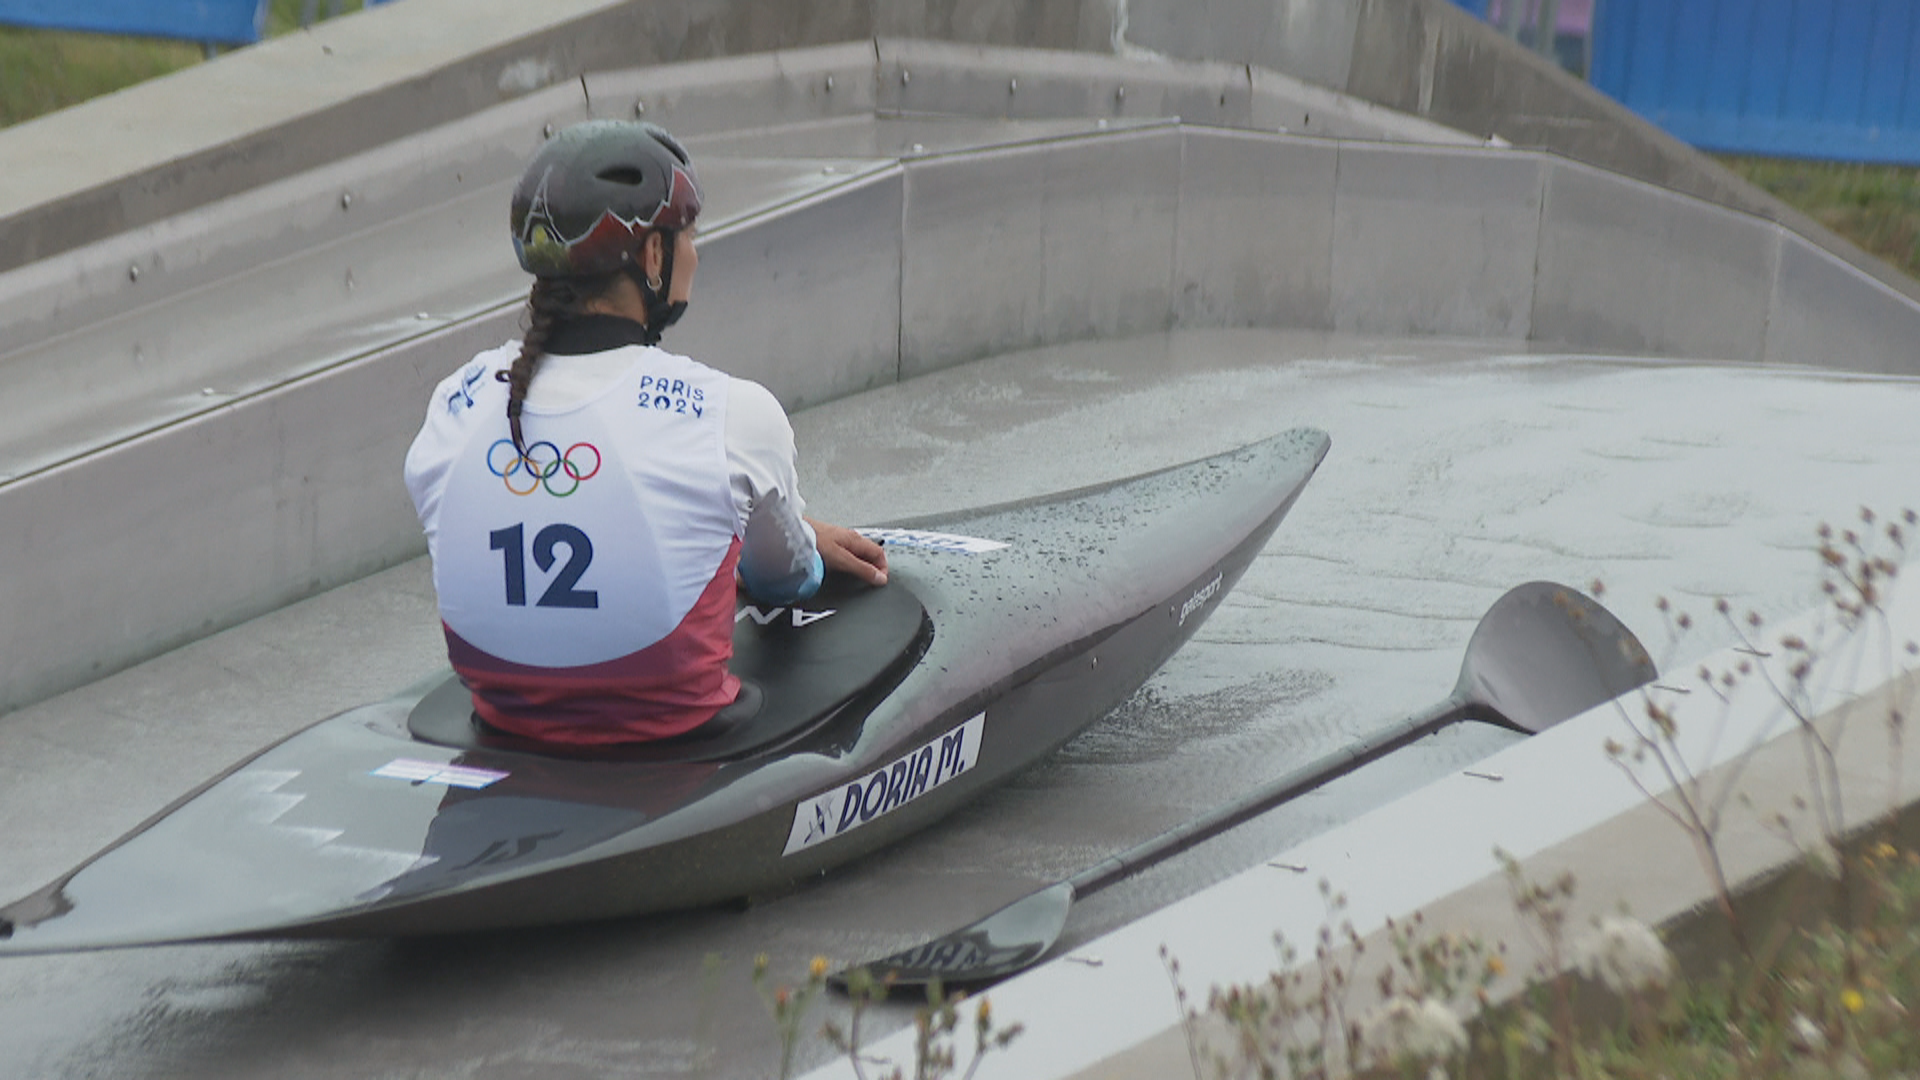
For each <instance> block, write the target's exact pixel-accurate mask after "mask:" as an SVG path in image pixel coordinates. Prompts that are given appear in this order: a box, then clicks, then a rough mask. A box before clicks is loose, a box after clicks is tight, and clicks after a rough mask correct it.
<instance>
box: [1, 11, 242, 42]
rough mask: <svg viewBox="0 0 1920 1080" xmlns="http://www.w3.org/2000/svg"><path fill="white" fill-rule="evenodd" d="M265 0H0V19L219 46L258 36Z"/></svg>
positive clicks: (25, 23) (63, 28)
mask: <svg viewBox="0 0 1920 1080" xmlns="http://www.w3.org/2000/svg"><path fill="white" fill-rule="evenodd" d="M267 3H268V0H0V23H10V24H12V25H15V26H32V27H38V28H40V29H44V30H88V31H94V32H97V33H103V34H139V35H142V36H145V37H169V38H181V39H184V40H186V41H206V42H214V43H216V44H220V45H246V44H251V43H252V42H255V41H259V40H260V34H261V32H262V31H263V30H265V28H266V22H267Z"/></svg>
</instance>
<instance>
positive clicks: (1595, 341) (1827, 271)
mask: <svg viewBox="0 0 1920 1080" xmlns="http://www.w3.org/2000/svg"><path fill="white" fill-rule="evenodd" d="M736 166H737V167H739V168H744V169H746V170H748V171H749V172H750V171H751V170H752V169H753V168H755V167H757V163H756V162H754V161H751V160H741V161H736V160H733V159H727V158H716V159H710V165H709V170H710V172H711V174H712V175H713V176H714V178H715V182H716V183H721V184H724V183H726V182H727V180H726V179H725V177H727V175H728V173H729V170H730V168H733V167H736ZM490 228H491V227H489V230H490ZM706 243H707V248H706V255H705V258H704V259H703V262H702V276H701V291H700V297H699V299H700V303H699V304H698V305H697V306H696V307H695V308H694V309H693V311H694V313H693V315H692V316H691V317H690V319H689V321H688V323H687V324H686V325H685V326H684V328H683V329H682V330H681V331H677V332H676V341H675V345H676V347H680V348H684V349H686V350H687V351H689V352H690V353H692V354H694V355H697V356H700V357H702V358H704V359H707V360H709V361H711V362H713V363H716V364H717V365H719V366H721V367H723V368H727V369H729V370H732V371H736V372H738V373H739V374H742V375H744V376H747V377H751V378H756V379H759V380H761V381H764V382H765V383H767V384H768V385H769V386H770V387H772V388H773V389H774V391H775V392H776V393H777V394H778V395H779V396H780V397H781V398H782V400H783V401H785V402H786V403H787V404H788V405H789V406H795V407H797V406H802V405H805V404H810V403H813V402H818V401H823V400H827V399H830V398H833V397H836V396H839V395H842V394H846V393H851V392H854V391H857V390H860V389H863V388H866V387H870V386H874V385H877V384H880V383H885V382H890V381H893V380H896V379H900V378H906V377H911V376H913V375H916V374H920V373H923V372H927V371H932V370H937V369H939V368H942V367H947V366H950V365H953V364H957V363H961V362H965V361H967V360H971V359H974V358H976V357H979V356H982V355H986V354H988V353H996V352H1003V351H1007V350H1010V349H1018V348H1022V347H1026V346H1033V345H1042V344H1049V343H1054V342H1062V341H1071V340H1079V339H1084V338H1103V337H1114V336H1122V335H1127V334H1135V333H1140V332H1143V331H1149V330H1156V329H1161V328H1165V327H1168V326H1173V325H1182V326H1192V325H1267V326H1292V327H1307V328H1319V329H1343V330H1353V331H1361V332H1366V333H1378V334H1409V335H1429V334H1445V335H1466V336H1473V337H1480V338H1495V339H1507V340H1512V341H1514V342H1515V343H1516V346H1517V345H1519V344H1520V343H1521V342H1523V341H1526V340H1529V339H1531V340H1535V341H1545V342H1553V343H1557V344H1562V345H1566V346H1569V347H1572V348H1578V349H1594V350H1604V351H1614V352H1617V351H1635V352H1645V353H1651V354H1657V355H1668V356H1681V357H1700V358H1716V359H1730V360H1747V361H1767V360H1786V361H1793V362H1805V361H1808V360H1817V361H1820V362H1823V363H1830V364H1833V365H1835V366H1842V367H1847V368H1851V369H1854V370H1861V371H1879V372H1889V373H1904V374H1913V373H1920V359H1916V357H1915V356H1914V354H1913V352H1912V350H1911V347H1910V342H1911V341H1913V340H1915V339H1916V337H1920V306H1916V305H1914V304H1912V303H1910V302H1908V301H1906V300H1905V299H1904V298H1902V297H1900V296H1898V295H1896V294H1894V293H1892V292H1890V291H1886V290H1880V289H1878V287H1877V286H1876V285H1875V284H1874V283H1873V282H1871V280H1869V279H1867V278H1865V277H1864V276H1863V275H1861V274H1860V273H1859V272H1858V271H1856V270H1853V269H1852V268H1850V267H1847V266H1845V265H1844V264H1841V263H1839V262H1838V261H1837V260H1834V259H1832V258H1831V257H1829V256H1827V255H1826V254H1825V253H1824V252H1820V251H1818V250H1817V249H1815V248H1813V247H1812V245H1810V244H1808V243H1807V242H1806V241H1804V240H1802V239H1800V238H1798V237H1796V236H1793V235H1791V234H1790V233H1787V232H1786V231H1785V230H1783V229H1781V228H1780V227H1779V226H1777V225H1774V224H1772V223H1770V222H1766V221H1763V220H1760V219H1758V218H1754V217H1750V216H1747V215H1740V214H1734V213H1732V212H1729V211H1725V210H1723V209H1720V208H1717V207H1713V206H1710V205H1708V204H1704V203H1701V202H1700V201H1698V200H1693V199H1689V198H1687V197H1685V196H1679V195H1675V194H1673V193H1671V192H1667V191H1664V190H1661V189H1658V188H1655V187H1653V186H1651V185H1647V184H1644V183H1640V182H1638V181H1633V180H1628V179H1625V178H1622V177H1617V176H1612V175H1608V174H1604V173H1600V172H1597V171H1595V170H1592V169H1589V168H1587V167H1585V166H1581V165H1577V164H1572V163H1568V162H1564V161H1561V160H1559V159H1556V158H1554V157H1552V156H1550V155H1543V154H1539V153H1533V152H1520V151H1508V152H1501V151H1489V150H1475V149H1461V148H1446V147H1430V146H1383V145H1379V144H1361V143H1347V142H1341V141H1334V140H1324V139H1313V138H1303V137H1296V136H1281V135H1257V134H1253V133H1248V132H1242V131H1233V130H1225V129H1215V128H1206V127H1199V126H1193V125H1177V124H1173V123H1161V124H1157V125H1147V126H1142V127H1132V128H1119V129H1113V130H1109V131H1105V132H1101V131H1094V132H1091V133H1088V134H1083V135H1077V136H1066V137H1052V138H1044V139H1037V140H1031V141H1025V142H1020V143H1015V144H1011V145H1004V146H1000V147H995V148H990V149H984V150H975V151H964V152H953V153H935V154H923V155H919V156H908V157H906V158H904V159H901V160H899V161H897V162H892V163H879V164H875V165H871V166H869V167H866V168H864V169H862V170H859V171H856V172H854V173H853V174H851V175H846V176H839V175H835V176H832V177H829V178H827V181H826V183H825V186H822V187H819V188H818V189H816V190H812V191H805V192H802V193H800V194H799V195H797V196H795V195H792V194H787V195H778V196H776V197H774V198H773V199H771V200H770V201H769V202H767V204H766V205H765V207H764V209H761V210H758V211H754V212H749V213H745V214H740V215H737V216H736V217H735V219H734V220H733V221H732V222H731V223H727V224H723V225H721V227H719V228H717V229H715V230H714V232H713V233H712V234H711V235H710V238H709V239H708V240H707V241H706ZM721 313H725V314H724V315H722V314H721ZM518 320H519V311H518V306H517V304H516V303H514V302H511V301H508V302H505V303H496V304H493V305H491V306H488V307H487V308H486V309H484V310H482V311H480V312H478V313H476V314H473V315H471V316H468V317H465V318H462V319H457V320H453V321H450V322H447V323H445V324H444V325H440V326H438V327H437V328H435V329H431V330H429V331H427V332H426V333H423V334H419V335H417V336H414V337H411V338H409V339H406V340H403V341H400V342H398V343H396V344H393V345H390V346H387V347H384V348H380V349H377V350H375V351H372V352H368V353H364V354H363V355H358V356H355V357H353V358H352V359H349V360H346V361H344V362H340V363H336V364H333V365H330V366H324V367H322V368H320V369H319V370H317V371H313V372H309V373H306V374H304V375H301V376H299V377H297V378H293V379H290V380H284V381H280V382H277V383H275V384H272V385H269V386H266V387H264V388H262V389H259V390H257V391H254V392H250V393H247V394H243V395H239V396H237V397H235V398H233V399H232V400H229V401H224V402H222V403H220V404H218V405H216V406H214V407H212V408H203V409H202V410H201V411H198V412H197V413H194V414H191V415H188V416H185V417H184V418H182V419H180V420H178V421H177V422H174V423H171V424H168V425H166V426H162V427H160V428H158V429H157V430H153V431H151V432H150V433H148V434H145V435H142V436H139V437H138V438H136V439H134V440H132V441H130V442H126V443H122V444H118V445H115V446H112V447H108V448H105V449H103V450H102V451H101V452H97V453H93V454H89V455H87V456H84V457H81V458H78V459H75V460H71V461H68V462H66V463H65V464H61V465H58V466H55V467H52V468H47V469H44V470H41V471H38V472H34V473H32V474H31V475H28V476H26V477H23V478H21V479H18V480H15V481H13V482H11V483H5V484H0V610H6V611H9V612H36V613H46V617H45V618H41V619H15V620H11V621H10V622H9V623H8V624H7V625H6V626H5V627H4V635H5V640H4V641H0V687H4V691H3V693H4V697H0V707H12V706H16V705H18V704H21V703H23V702H26V701H31V700H35V699H36V698H38V697H41V696H44V695H46V694H49V693H52V692H55V691H57V690H59V689H62V688H65V687H68V686H72V685H76V684H77V683H79V682H81V681H84V680H86V679H88V678H90V677H94V676H96V675H98V674H99V673H101V672H104V671H107V670H112V669H114V668H117V667H119V666H123V665H125V664H127V663H131V662H133V661H135V660H137V659H139V658H142V657H145V656H149V655H152V654H154V653H155V652H158V651H160V650H163V649H165V648H168V647H170V646H172V645H175V644H178V643H180V642H182V641H185V640H188V639H191V638H193V637H196V636H199V635H201V634H203V633H205V632H207V631H209V630H210V629H213V628H216V627H218V626H223V625H230V624H231V623H233V622H236V621H239V620H241V619H244V618H246V617H249V616H251V615H254V614H257V613H260V612H263V611H266V610H270V609H271V608H273V607H276V606H278V605H280V604H283V603H285V602H287V601H289V600H292V599H294V598H297V597H299V596H303V595H306V594H309V593H311V592H314V591H316V590H319V589H322V588H325V587H328V586H330V585H333V584H337V583H340V582H343V581H346V580H350V579H352V578H354V577H357V576H359V575H362V574H364V573H367V572H369V571H371V570H373V569H376V568H378V567H380V566H384V565H388V564H391V563H392V562H395V561H397V560H399V559H403V558H406V557H409V556H411V555H413V554H416V553H417V552H418V551H419V550H420V548H421V544H420V540H419V530H418V527H417V525H416V523H415V521H414V518H413V514H412V512H411V508H410V506H409V505H408V503H407V500H406V497H405V495H404V493H403V492H402V491H401V489H400V483H399V474H398V463H399V460H400V458H401V456H402V454H403V453H404V450H405V447H406V444H407V442H408V441H409V439H410V438H411V435H412V432H413V431H414V429H415V428H416V427H417V425H418V419H419V416H420V414H421V409H422V408H423V403H424V402H425V401H426V398H427V392H428V390H429V389H430V387H431V386H432V384H433V383H434V382H436V381H437V380H438V378H439V377H440V376H441V375H442V374H444V373H445V372H447V371H449V370H451V369H453V368H454V367H455V366H457V364H458V363H460V362H461V361H462V360H464V359H465V358H466V357H467V356H469V355H470V354H471V353H472V352H474V351H476V350H477V349H480V348H483V347H488V346H491V345H493V344H497V343H498V342H500V341H503V340H506V339H508V338H511V337H513V336H515V335H516V333H517V327H518ZM109 612H110V613H111V616H110V617H107V615H106V613H109Z"/></svg>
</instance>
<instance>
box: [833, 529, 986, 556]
mask: <svg viewBox="0 0 1920 1080" xmlns="http://www.w3.org/2000/svg"><path fill="white" fill-rule="evenodd" d="M859 532H860V535H862V536H864V537H866V538H867V539H869V540H877V541H879V542H880V543H882V544H891V545H893V546H894V547H910V548H926V549H927V550H929V551H946V552H951V553H953V554H955V555H980V554H984V553H985V552H989V551H999V550H1000V549H1001V548H1003V547H1006V546H1007V545H1005V544H1003V543H1001V542H1000V541H998V540H982V539H980V538H979V537H977V536H955V535H953V534H952V533H937V532H924V531H922V530H920V529H861V530H859Z"/></svg>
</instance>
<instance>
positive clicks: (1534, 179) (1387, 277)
mask: <svg viewBox="0 0 1920 1080" xmlns="http://www.w3.org/2000/svg"><path fill="white" fill-rule="evenodd" d="M1543 164H1544V163H1543V162H1542V161H1541V159H1539V158H1537V157H1534V156H1531V155H1506V154H1489V153H1487V152H1485V151H1477V150H1451V149H1449V150H1439V149H1418V150H1416V149H1412V148H1400V149H1397V150H1396V151H1395V152H1394V153H1392V154H1391V155H1388V156H1382V155H1380V154H1376V153H1373V152H1372V150H1371V149H1370V148H1369V147H1366V146H1362V145H1357V144H1351V143H1348V144H1342V146H1341V147H1340V175H1339V181H1338V183H1337V184H1336V187H1335V202H1334V209H1333V325H1334V329H1336V330H1342V331H1348V332H1358V333H1385V334H1438V335H1453V336H1465V337H1492V338H1514V339H1516V340H1525V339H1526V338H1527V337H1528V335H1529V331H1530V325H1529V317H1530V315H1531V314H1532V308H1533V289H1534V252H1535V249H1536V247H1537V242H1536V239H1537V237H1536V234H1537V233H1538V230H1539V227H1540V202H1541V187H1542V183H1541V180H1542V170H1543Z"/></svg>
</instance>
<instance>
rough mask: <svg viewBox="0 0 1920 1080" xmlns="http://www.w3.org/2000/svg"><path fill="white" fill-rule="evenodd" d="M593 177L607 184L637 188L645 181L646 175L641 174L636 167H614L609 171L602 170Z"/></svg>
mask: <svg viewBox="0 0 1920 1080" xmlns="http://www.w3.org/2000/svg"><path fill="white" fill-rule="evenodd" d="M594 175H595V176H597V177H598V178H599V179H601V180H605V181H607V182H609V183H613V184H625V185H627V186H628V187H639V186H640V185H641V184H643V183H645V182H646V179H647V177H646V174H645V173H643V172H641V171H640V168H639V166H637V165H615V166H613V167H612V168H610V169H602V170H600V171H599V172H598V173H595V174H594Z"/></svg>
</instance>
